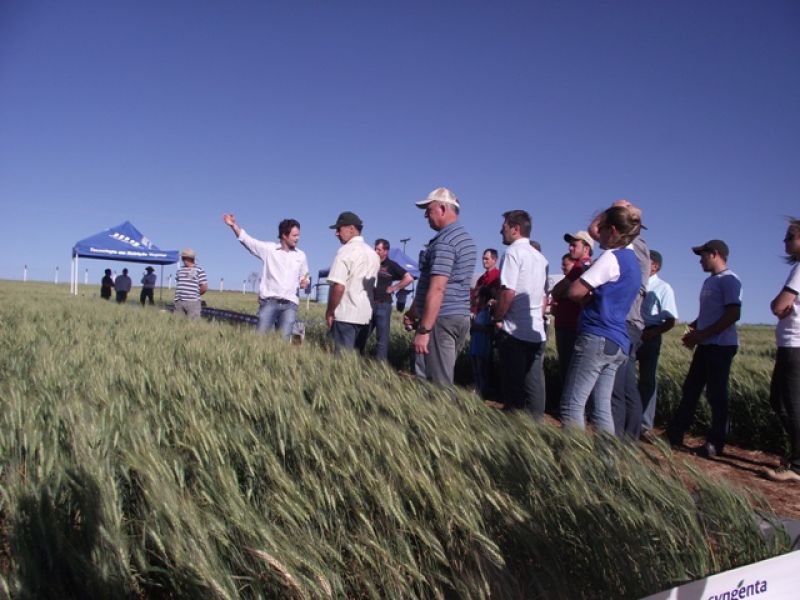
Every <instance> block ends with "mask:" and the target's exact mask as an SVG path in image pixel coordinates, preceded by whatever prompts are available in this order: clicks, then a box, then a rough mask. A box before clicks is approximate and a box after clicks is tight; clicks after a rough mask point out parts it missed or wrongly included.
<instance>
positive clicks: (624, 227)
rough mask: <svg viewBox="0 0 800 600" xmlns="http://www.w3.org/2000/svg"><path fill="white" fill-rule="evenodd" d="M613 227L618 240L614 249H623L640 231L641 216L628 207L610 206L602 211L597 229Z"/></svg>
mask: <svg viewBox="0 0 800 600" xmlns="http://www.w3.org/2000/svg"><path fill="white" fill-rule="evenodd" d="M601 227H614V228H615V229H616V230H617V232H618V233H619V235H620V240H619V242H618V244H617V245H615V246H614V248H624V247H625V246H627V245H628V244H630V243H631V242H632V241H633V240H634V239H636V237H637V236H638V235H639V232H640V231H641V230H642V216H641V212H639V211H638V210H630V207H628V206H612V207H611V208H608V209H606V210H605V211H603V214H602V215H601V216H600V223H599V225H598V228H601Z"/></svg>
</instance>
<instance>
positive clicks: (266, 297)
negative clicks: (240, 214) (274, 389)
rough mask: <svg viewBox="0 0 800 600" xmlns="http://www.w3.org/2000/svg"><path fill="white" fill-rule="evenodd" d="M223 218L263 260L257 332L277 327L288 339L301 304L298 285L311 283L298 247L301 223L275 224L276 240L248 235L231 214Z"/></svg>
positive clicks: (305, 262)
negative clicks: (265, 239)
mask: <svg viewBox="0 0 800 600" xmlns="http://www.w3.org/2000/svg"><path fill="white" fill-rule="evenodd" d="M222 220H223V222H224V223H225V224H226V225H227V226H228V227H230V228H231V231H233V235H235V236H236V239H237V240H239V243H240V244H242V246H244V247H245V248H247V250H248V252H250V254H252V255H253V256H255V257H256V258H258V259H260V260H261V262H262V263H263V267H262V269H261V284H260V285H259V287H258V304H259V309H258V326H257V330H258V332H259V333H266V332H267V331H269V330H273V329H274V330H278V331H280V332H281V335H283V338H284V339H285V340H286V341H289V340H290V339H291V337H292V327H293V326H294V322H295V320H296V319H297V309H298V307H299V305H300V299H299V298H298V296H297V288H298V287H300V288H303V289H305V288H307V287H308V286H309V284H310V283H311V280H310V279H309V278H308V261H307V260H306V255H305V252H303V251H302V250H300V249H299V248H298V247H297V244H298V242H299V241H300V223H299V222H297V221H296V220H295V219H284V220H283V221H281V222H280V223H279V224H278V238H279V241H278V242H277V243H276V242H265V241H261V240H257V239H256V238H254V237H252V236H250V235H248V234H247V232H246V231H245V230H244V229H243V228H242V227H240V226H239V224H238V223H237V222H236V217H235V216H234V215H232V214H230V213H227V214H224V215H222Z"/></svg>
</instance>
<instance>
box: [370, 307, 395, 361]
mask: <svg viewBox="0 0 800 600" xmlns="http://www.w3.org/2000/svg"><path fill="white" fill-rule="evenodd" d="M391 323H392V303H391V301H390V302H375V308H373V309H372V321H370V323H369V332H370V333H372V330H373V329H374V330H375V358H377V359H379V360H387V359H388V358H389V330H390V326H391Z"/></svg>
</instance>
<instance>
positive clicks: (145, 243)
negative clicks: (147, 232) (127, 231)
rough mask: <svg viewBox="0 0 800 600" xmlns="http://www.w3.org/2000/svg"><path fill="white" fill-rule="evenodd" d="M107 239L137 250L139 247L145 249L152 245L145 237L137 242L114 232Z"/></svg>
mask: <svg viewBox="0 0 800 600" xmlns="http://www.w3.org/2000/svg"><path fill="white" fill-rule="evenodd" d="M108 237H110V238H113V239H115V240H119V241H120V242H125V243H126V244H130V245H131V246H133V247H134V248H139V247H140V246H144V247H145V248H149V247H150V246H152V245H153V244H152V242H150V240H148V239H147V238H146V237H143V238H142V241H141V242H138V241H136V240H134V239H132V238H130V237H128V236H127V235H123V234H121V233H118V232H116V231H115V232H114V233H111V234H109V236H108Z"/></svg>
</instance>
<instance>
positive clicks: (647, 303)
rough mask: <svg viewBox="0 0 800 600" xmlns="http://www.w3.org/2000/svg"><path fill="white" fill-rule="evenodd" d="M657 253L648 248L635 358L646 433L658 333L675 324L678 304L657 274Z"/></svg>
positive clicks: (655, 388) (653, 407) (650, 414)
mask: <svg viewBox="0 0 800 600" xmlns="http://www.w3.org/2000/svg"><path fill="white" fill-rule="evenodd" d="M662 260H663V259H662V258H661V253H660V252H657V251H655V250H650V279H648V281H647V294H646V295H645V297H644V300H642V317H643V318H644V331H643V332H642V345H641V346H640V347H639V350H638V351H637V353H636V360H638V361H639V396H641V398H642V435H643V436H645V437H647V436H648V434H649V432H650V430H651V429H653V421H654V420H655V415H656V395H657V393H658V357H659V356H660V354H661V336H662V335H663V334H665V333H666V332H668V331H669V330H670V329H672V328H673V327H675V321H676V320H677V318H678V307H677V306H676V305H675V292H673V291H672V286H670V284H668V283H667V282H666V281H664V280H663V279H661V278H660V277H659V276H658V272H659V271H660V270H661V263H662Z"/></svg>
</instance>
